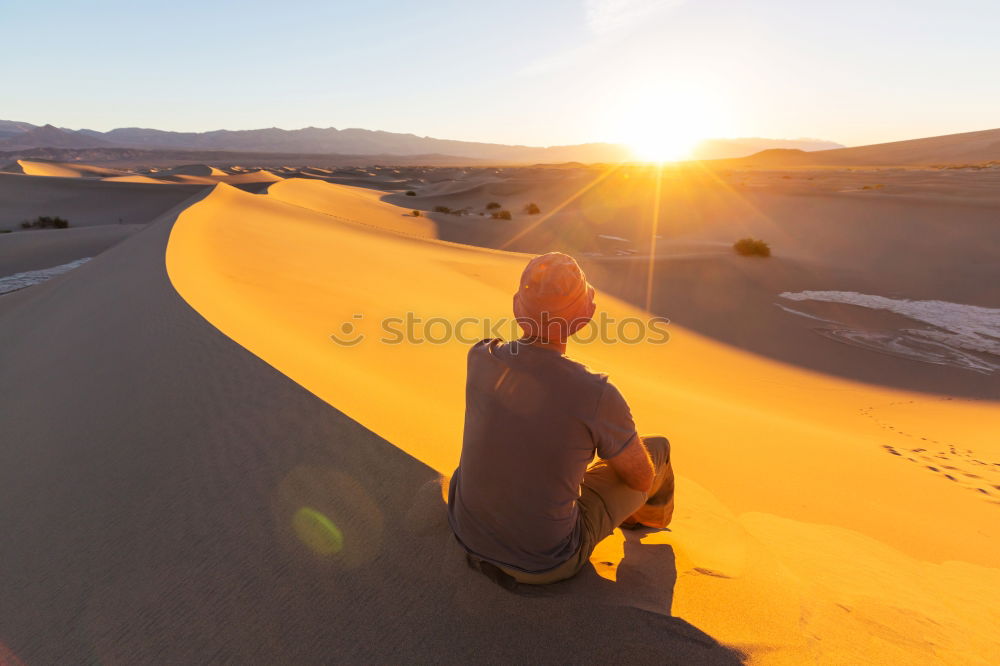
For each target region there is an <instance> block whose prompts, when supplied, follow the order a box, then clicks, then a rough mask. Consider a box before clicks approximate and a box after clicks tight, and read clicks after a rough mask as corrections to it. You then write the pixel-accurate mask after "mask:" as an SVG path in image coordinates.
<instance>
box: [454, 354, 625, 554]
mask: <svg viewBox="0 0 1000 666" xmlns="http://www.w3.org/2000/svg"><path fill="white" fill-rule="evenodd" d="M635 437H636V431H635V424H634V423H633V422H632V414H631V413H630V412H629V408H628V404H626V402H625V399H624V398H623V397H622V395H621V393H619V392H618V389H616V388H615V387H614V385H613V384H611V382H609V381H608V378H607V376H606V375H602V374H597V373H594V372H591V371H590V370H588V369H587V367H586V366H584V365H582V364H580V363H577V362H575V361H571V360H570V359H568V358H566V357H565V356H563V355H562V354H560V353H559V352H557V351H553V350H550V349H544V348H540V347H534V346H531V345H527V344H524V343H520V342H509V343H508V342H504V341H502V340H483V341H482V342H479V343H477V344H476V345H475V346H473V347H472V349H471V350H470V351H469V358H468V379H467V381H466V389H465V435H464V439H463V441H462V458H461V461H460V462H459V466H458V469H457V470H455V475H454V476H453V477H452V479H451V486H450V489H449V497H448V519H449V522H450V523H451V528H452V530H454V532H455V536H457V537H458V540H459V541H460V542H461V543H462V545H464V546H465V547H466V548H467V549H468V550H469V551H471V552H473V553H475V554H476V555H478V556H479V557H481V558H482V559H484V560H488V561H492V562H494V563H496V564H503V565H506V566H508V567H512V568H515V569H520V570H522V571H529V572H541V571H546V570H548V569H552V568H553V567H556V566H558V565H559V564H562V563H563V562H565V561H566V560H567V559H569V558H570V557H571V556H572V555H573V554H574V553H575V552H576V550H577V548H578V547H579V545H580V529H581V527H580V523H579V521H578V515H579V509H578V508H577V505H576V500H577V499H578V498H579V496H580V483H581V481H582V480H583V475H584V472H585V471H586V469H587V465H588V464H589V463H590V462H591V461H592V460H593V458H594V452H595V451H596V452H597V455H598V456H600V457H601V458H611V457H614V456H615V455H616V454H618V453H621V451H622V450H623V449H624V448H625V447H626V446H627V445H628V444H629V443H630V442H631V441H632V440H633V438H635Z"/></svg>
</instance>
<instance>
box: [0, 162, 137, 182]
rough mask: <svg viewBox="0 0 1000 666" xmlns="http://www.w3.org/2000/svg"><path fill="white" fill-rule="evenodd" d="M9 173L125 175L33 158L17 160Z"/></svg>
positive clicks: (85, 176)
mask: <svg viewBox="0 0 1000 666" xmlns="http://www.w3.org/2000/svg"><path fill="white" fill-rule="evenodd" d="M16 165H17V166H16V167H15V168H14V169H11V170H10V172H11V173H24V174H27V175H29V176H55V177H58V178H106V177H112V176H125V175H126V174H125V172H124V171H119V170H117V169H108V168H106V167H99V166H93V165H90V164H77V163H74V162H41V161H34V160H17V162H16Z"/></svg>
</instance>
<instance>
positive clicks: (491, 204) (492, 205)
mask: <svg viewBox="0 0 1000 666" xmlns="http://www.w3.org/2000/svg"><path fill="white" fill-rule="evenodd" d="M497 208H500V204H498V203H497V202H496V201H491V202H489V203H488V204H486V210H496V209H497Z"/></svg>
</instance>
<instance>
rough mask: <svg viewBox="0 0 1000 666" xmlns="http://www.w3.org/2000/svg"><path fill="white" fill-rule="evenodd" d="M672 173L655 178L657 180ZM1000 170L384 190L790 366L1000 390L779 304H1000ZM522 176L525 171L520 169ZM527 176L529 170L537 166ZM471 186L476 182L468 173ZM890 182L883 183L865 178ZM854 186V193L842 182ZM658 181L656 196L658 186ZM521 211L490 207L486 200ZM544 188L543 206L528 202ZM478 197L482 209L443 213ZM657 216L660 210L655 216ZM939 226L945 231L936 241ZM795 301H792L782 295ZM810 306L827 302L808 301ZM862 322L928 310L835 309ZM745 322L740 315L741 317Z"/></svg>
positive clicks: (887, 329)
mask: <svg viewBox="0 0 1000 666" xmlns="http://www.w3.org/2000/svg"><path fill="white" fill-rule="evenodd" d="M660 176H662V180H661V182H660V183H659V185H657V182H656V181H657V178H658V177H660ZM998 176H1000V170H998V171H996V172H991V171H963V172H956V171H951V170H893V171H891V172H886V171H879V170H854V171H848V170H805V169H803V170H798V171H786V172H756V171H742V172H741V171H731V172H714V171H709V170H706V169H699V168H667V169H665V170H664V171H663V172H662V174H659V175H658V172H657V170H656V169H636V168H621V169H606V170H603V171H602V170H593V169H590V170H577V172H576V173H575V174H568V176H567V177H565V178H563V179H559V178H551V179H548V180H545V179H543V180H541V181H540V182H537V183H535V184H534V186H533V187H532V188H531V189H530V190H527V192H526V193H521V194H511V195H508V196H501V195H499V194H497V193H496V192H495V191H494V192H491V191H490V190H489V189H488V188H492V187H495V185H493V184H489V185H481V186H480V187H481V189H477V190H474V194H472V195H467V194H465V193H464V190H463V191H462V193H458V194H453V195H438V196H428V197H424V196H423V195H422V193H423V192H424V191H425V190H423V189H421V190H420V193H421V194H420V195H418V196H416V197H407V196H404V195H403V194H402V193H395V194H391V195H387V196H386V197H385V198H384V200H385V201H387V202H391V203H394V204H397V205H400V206H408V207H410V206H412V207H416V208H420V209H421V210H424V211H426V212H427V215H428V217H429V218H430V219H431V220H433V221H434V223H435V224H436V225H437V229H438V236H439V237H440V238H442V239H446V240H451V241H456V242H460V243H465V244H473V245H479V246H485V247H503V248H508V249H513V250H519V251H526V252H545V251H549V250H561V251H564V252H569V253H571V254H573V255H575V256H578V257H581V259H582V260H584V261H585V263H586V267H587V269H588V271H589V272H590V274H591V276H592V277H593V279H594V280H595V283H596V284H597V285H598V286H601V287H603V288H604V289H606V290H608V291H609V292H611V293H613V294H614V295H616V296H619V297H621V298H623V299H625V300H628V301H629V302H631V303H633V304H636V305H639V306H642V307H645V306H646V302H647V300H646V299H647V276H648V272H649V266H650V262H649V259H648V255H649V253H650V249H651V248H653V249H654V250H655V253H656V255H657V256H658V257H660V258H659V259H657V260H656V261H655V262H654V263H653V269H654V280H653V290H652V291H653V293H652V299H651V301H650V305H651V306H652V308H653V311H654V312H656V313H657V314H659V315H662V316H665V317H668V318H670V319H671V320H672V321H675V322H677V323H679V324H681V325H684V326H687V327H690V328H693V329H694V330H696V331H698V332H700V333H703V334H705V335H708V336H710V337H713V338H715V339H718V340H721V341H724V342H727V343H729V344H733V345H736V346H739V347H741V348H743V349H746V350H748V351H752V352H755V353H758V354H763V355H766V356H768V357H771V358H774V359H776V360H780V361H782V362H786V363H793V364H796V365H799V366H804V367H808V368H811V369H815V370H819V371H822V372H826V373H832V374H837V375H841V376H844V377H846V378H851V379H860V380H863V381H868V382H877V383H883V384H888V385H890V386H893V387H895V388H904V389H910V390H922V391H930V392H947V393H952V394H955V395H965V396H969V397H996V396H997V389H996V386H995V382H994V379H993V378H992V377H990V376H988V375H983V376H978V375H976V374H975V373H969V372H968V371H966V370H961V369H958V368H956V367H953V366H949V365H945V366H937V367H935V366H928V365H921V364H919V363H918V364H914V363H911V362H909V361H902V360H900V359H898V358H894V357H892V356H890V355H885V354H880V353H875V352H873V351H871V350H864V351H863V350H862V349H861V347H860V346H855V347H853V348H852V347H850V346H848V344H847V343H846V341H848V338H845V337H841V338H838V339H837V340H834V339H832V338H829V337H826V338H825V337H824V336H825V335H826V333H825V331H820V330H814V329H825V328H829V327H831V326H833V324H830V323H829V322H828V323H825V324H820V323H817V322H815V321H812V322H810V321H809V320H807V319H801V318H800V317H799V316H798V315H795V314H791V313H789V312H787V311H785V310H783V309H781V308H780V307H779V302H780V301H781V299H780V298H779V297H778V295H779V294H780V293H782V292H801V291H807V290H819V291H823V290H827V291H830V290H833V291H853V292H858V293H865V294H872V295H880V296H883V297H890V298H897V299H898V298H906V299H915V300H940V301H946V302H951V303H955V304H961V305H971V306H985V307H993V308H996V307H1000V283H998V282H997V280H996V275H995V266H996V265H997V262H1000V251H998V249H997V248H1000V227H998V226H997V225H996V224H995V220H996V217H997V214H998V212H1000V199H998V198H997V196H996V191H997V184H998V180H997V179H998ZM521 177H522V176H520V175H518V176H512V179H513V180H515V181H518V180H519V179H520V178H521ZM524 178H526V177H524ZM456 182H457V183H461V182H463V181H461V180H459V181H456ZM876 184H884V187H882V188H880V189H868V190H865V189H862V188H863V187H864V186H865V185H876ZM845 190H846V191H845ZM657 191H659V196H656V193H657ZM491 200H492V201H497V202H499V203H501V205H502V206H503V207H504V208H507V209H508V210H510V211H512V213H513V219H512V220H510V221H506V220H491V219H485V220H484V219H483V218H481V217H479V215H478V214H477V213H478V212H482V211H484V210H485V209H484V206H485V205H486V203H488V202H489V201H491ZM525 201H534V202H536V203H537V204H538V205H539V206H540V207H541V211H542V212H541V214H540V215H536V216H532V215H526V214H524V213H523V212H522V208H521V207H520V206H521V204H523V203H524V202H525ZM437 205H446V206H448V207H450V208H452V209H455V208H465V207H468V208H469V209H470V212H471V214H472V215H471V217H470V216H456V215H450V214H441V213H435V212H433V208H434V207H435V206H437ZM654 220H655V223H654ZM745 236H753V237H755V238H762V239H764V240H766V241H767V242H768V243H769V244H770V246H771V248H772V250H773V252H774V256H773V257H772V258H771V259H769V260H768V261H767V262H765V263H763V264H761V263H760V262H755V261H753V260H744V259H741V258H739V257H736V256H735V255H733V254H732V252H731V250H730V248H731V245H732V243H733V242H734V241H735V240H736V239H738V238H742V237H745ZM928 239H933V242H929V241H928ZM784 305H788V304H787V303H785V304H784ZM808 309H809V310H810V311H813V310H816V311H817V312H818V310H819V309H821V308H816V307H815V306H814V305H810V306H809V308H808ZM825 310H827V315H829V316H828V317H827V318H829V319H832V320H833V321H834V322H837V323H839V324H840V325H841V328H846V329H850V330H863V331H870V332H872V333H873V334H875V333H877V334H885V335H893V334H894V332H895V331H897V330H900V329H903V328H907V327H909V326H912V325H913V324H917V323H918V322H913V321H909V320H905V319H902V318H897V319H888V318H886V317H884V316H882V315H878V314H876V315H872V313H870V312H864V311H862V310H863V309H862V308H857V309H854V310H852V309H851V308H848V307H838V308H825ZM736 322H738V325H734V323H736Z"/></svg>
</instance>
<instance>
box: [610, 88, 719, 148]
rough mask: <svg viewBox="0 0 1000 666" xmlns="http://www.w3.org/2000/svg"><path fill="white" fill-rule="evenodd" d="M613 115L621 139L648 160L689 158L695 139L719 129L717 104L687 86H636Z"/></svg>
mask: <svg viewBox="0 0 1000 666" xmlns="http://www.w3.org/2000/svg"><path fill="white" fill-rule="evenodd" d="M615 115H616V116H617V117H616V118H615V120H614V122H615V123H616V124H617V125H618V127H617V132H616V134H617V135H618V136H619V137H620V138H621V142H622V143H624V144H626V145H627V146H628V147H629V148H631V149H632V152H633V153H634V154H635V157H636V159H639V160H643V161H648V162H669V161H676V160H683V159H690V158H691V156H692V151H693V150H694V149H695V148H696V147H697V145H698V143H699V142H701V141H702V140H704V139H707V138H711V137H713V136H720V132H721V131H722V129H723V128H722V123H721V122H720V117H721V115H722V112H721V108H720V106H719V105H717V104H713V103H710V102H709V101H708V100H707V98H706V96H705V95H703V94H700V93H697V92H693V91H690V90H679V89H669V88H668V89H659V90H655V89H648V88H647V89H644V90H643V89H640V90H639V91H638V92H637V93H636V94H635V95H632V96H630V99H628V100H627V101H623V103H622V104H620V105H619V108H618V109H617V113H616V114H615Z"/></svg>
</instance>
